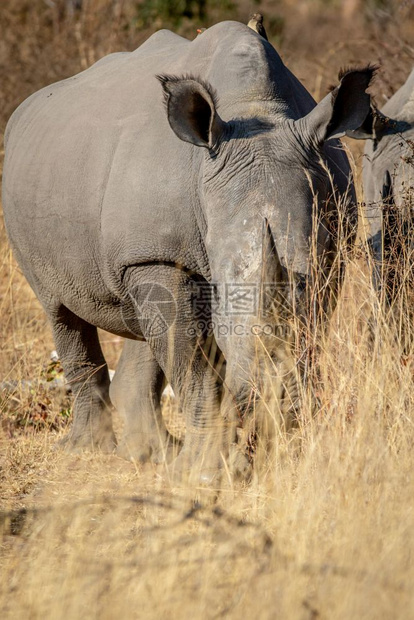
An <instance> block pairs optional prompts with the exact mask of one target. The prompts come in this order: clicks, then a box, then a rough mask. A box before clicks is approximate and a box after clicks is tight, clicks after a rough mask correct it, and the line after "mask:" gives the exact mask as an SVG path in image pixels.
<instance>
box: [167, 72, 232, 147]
mask: <svg viewBox="0 0 414 620" xmlns="http://www.w3.org/2000/svg"><path fill="white" fill-rule="evenodd" d="M157 79H158V80H159V81H160V82H161V84H162V88H163V91H164V99H165V105H166V108H167V117H168V122H169V124H170V127H171V129H172V130H173V131H174V133H175V134H176V135H177V136H178V137H179V138H180V140H184V142H190V144H194V145H195V146H204V147H205V148H208V149H214V148H215V147H217V146H218V144H219V142H220V139H221V137H222V136H223V134H224V131H225V125H226V123H225V122H224V121H222V120H221V118H220V117H219V115H218V114H217V110H216V96H215V93H214V91H213V89H212V87H211V86H210V85H209V84H206V83H205V82H201V81H200V80H198V79H196V78H192V77H186V76H185V77H182V78H177V77H171V76H168V75H158V76H157Z"/></svg>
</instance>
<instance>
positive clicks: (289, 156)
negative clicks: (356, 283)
mask: <svg viewBox="0 0 414 620" xmlns="http://www.w3.org/2000/svg"><path fill="white" fill-rule="evenodd" d="M373 71H374V69H373V68H370V67H368V68H366V69H362V70H355V71H349V72H347V73H345V74H344V75H343V76H342V79H341V81H340V84H339V85H338V86H337V88H335V89H334V90H333V91H331V92H330V93H329V94H328V95H327V96H326V97H325V98H324V99H323V100H322V101H321V102H320V103H319V104H318V105H316V106H315V107H314V108H313V109H311V110H310V111H309V112H308V113H307V114H306V115H304V116H302V117H299V118H297V116H298V114H297V113H296V114H295V113H293V112H291V111H289V110H287V111H286V109H284V110H281V111H280V112H279V113H274V112H273V113H269V112H268V110H267V109H266V108H265V107H263V109H262V110H261V107H260V102H259V103H258V104H257V105H255V106H251V107H250V108H249V110H250V112H246V113H245V114H242V113H240V110H242V109H243V108H238V107H237V102H236V105H235V114H234V117H233V118H231V119H230V120H228V121H224V120H223V119H222V118H221V117H220V115H219V113H218V109H219V104H218V98H217V95H216V93H215V92H214V90H213V88H212V87H211V86H210V85H209V84H207V83H206V82H204V81H202V80H200V79H197V78H194V77H191V76H190V77H188V76H185V77H182V78H177V77H169V76H160V77H159V79H160V81H161V83H162V86H163V89H164V94H165V101H166V113H167V117H168V122H169V124H170V127H171V129H172V131H173V132H174V133H175V134H176V136H177V137H178V138H179V139H180V140H183V141H185V142H188V143H190V144H192V145H193V146H195V147H198V148H200V149H201V150H202V151H204V156H203V157H202V164H201V166H200V170H199V176H198V184H199V187H198V188H194V193H195V194H198V195H199V205H198V207H197V208H199V209H200V218H199V220H200V221H201V222H202V224H201V229H202V230H201V236H202V238H203V242H204V245H205V249H206V254H207V258H208V264H209V268H210V282H211V284H212V285H213V306H214V308H215V309H214V310H213V314H212V323H213V329H214V334H215V338H216V341H217V343H218V346H219V347H220V349H221V350H222V351H223V353H224V356H225V358H226V363H227V371H226V383H227V385H228V386H229V389H230V391H231V392H232V394H235V395H237V396H238V401H239V402H241V401H243V399H244V400H245V401H247V400H248V398H247V397H246V391H248V388H247V387H246V386H249V385H251V380H252V377H258V376H260V374H261V368H262V367H261V364H262V361H261V360H265V359H268V360H269V359H270V360H271V361H275V362H276V363H277V362H278V361H280V351H281V340H283V334H281V332H280V331H278V330H277V326H276V331H275V330H274V329H273V328H272V319H271V318H270V315H271V312H269V309H270V308H272V307H273V309H274V305H275V304H274V303H273V302H274V301H275V299H276V298H278V300H279V302H278V304H279V308H280V307H281V306H282V310H283V309H286V308H287V307H288V306H290V307H292V306H295V305H296V306H297V308H296V309H297V311H299V312H300V313H301V314H302V315H306V313H307V312H309V306H308V304H307V302H306V300H307V299H309V297H308V296H307V295H306V294H305V292H306V290H307V289H308V285H309V282H310V280H311V279H312V272H313V271H314V270H313V269H312V257H315V256H316V258H317V261H318V265H319V267H318V269H319V270H320V271H321V272H323V273H324V274H325V276H326V278H328V276H329V272H330V270H331V267H332V265H333V264H334V263H335V256H336V254H337V250H338V234H341V232H342V233H343V234H345V231H344V229H343V228H341V221H342V222H345V227H346V226H350V227H351V228H352V226H353V225H354V224H355V210H354V209H355V206H354V203H355V200H354V193H353V187H352V181H351V180H350V171H349V164H348V161H347V159H346V157H345V155H344V153H343V152H342V151H341V150H340V143H339V142H335V140H336V139H337V138H339V137H341V136H343V135H345V134H346V132H347V131H351V130H356V129H357V128H359V127H360V126H361V125H362V124H363V123H364V121H365V119H366V116H367V114H369V111H370V97H369V95H368V94H367V93H366V92H365V91H366V89H367V87H368V86H369V83H370V81H371V78H372V76H373ZM227 113H228V111H227ZM329 141H333V142H332V147H330V148H329V146H327V143H328V142H329ZM197 161H199V160H197ZM338 188H339V190H338ZM338 193H339V194H340V196H339V199H340V200H342V203H343V204H342V208H343V213H342V215H344V217H342V216H341V217H342V219H341V217H340V216H339V215H338V195H337V194H338ZM349 232H350V231H349V230H348V231H347V232H346V234H348V233H349ZM354 232H355V231H353V233H354ZM272 291H273V293H272ZM279 293H280V294H279ZM272 296H273V299H272ZM269 297H270V299H269ZM275 321H276V319H274V318H273V325H275V324H276V323H275ZM269 326H270V327H269ZM275 336H276V337H275ZM281 336H282V337H281ZM258 341H260V342H258ZM263 363H264V362H263Z"/></svg>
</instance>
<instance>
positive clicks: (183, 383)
mask: <svg viewBox="0 0 414 620" xmlns="http://www.w3.org/2000/svg"><path fill="white" fill-rule="evenodd" d="M126 280H127V282H128V288H129V290H130V291H134V300H135V305H136V309H137V315H138V318H139V322H140V327H141V331H142V333H143V335H144V337H145V339H146V341H147V342H148V344H149V346H150V347H151V350H152V352H153V355H154V357H155V359H156V360H157V362H158V364H159V366H160V367H161V368H162V370H163V372H164V375H165V377H166V378H167V380H168V382H169V383H170V385H171V386H172V388H173V390H174V393H175V394H176V396H177V397H178V399H179V401H180V405H181V409H182V411H183V412H184V415H185V420H186V434H185V439H184V444H183V448H182V450H181V452H180V454H179V455H178V457H177V458H176V459H175V460H174V461H173V463H172V464H171V468H170V472H171V473H172V475H173V477H174V479H176V480H179V481H182V480H185V479H188V478H190V479H191V481H192V482H200V481H201V482H203V483H211V482H212V481H213V480H214V479H215V477H216V476H217V475H218V474H219V473H220V471H221V470H222V467H223V460H224V459H226V458H227V456H228V452H229V446H230V443H231V442H232V441H234V438H235V432H236V429H235V427H234V425H232V424H225V422H224V421H223V419H222V417H221V414H220V400H221V381H220V377H219V376H218V372H217V368H216V366H215V361H214V359H213V357H214V356H212V352H211V344H212V343H211V342H210V341H209V340H208V339H206V338H205V337H204V336H203V335H200V334H198V333H197V330H195V325H196V323H197V321H196V320H195V318H194V309H193V302H192V295H193V292H194V291H193V289H192V281H191V277H190V276H189V275H188V274H187V273H185V272H183V271H180V270H179V269H176V268H174V267H169V266H161V265H158V266H156V267H153V268H151V267H140V268H139V267H134V268H133V269H131V272H130V273H129V274H128V276H127V278H126ZM148 283H154V287H153V288H151V287H149V286H148ZM171 300H173V301H171Z"/></svg>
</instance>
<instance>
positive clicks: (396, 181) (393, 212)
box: [350, 70, 414, 306]
mask: <svg viewBox="0 0 414 620" xmlns="http://www.w3.org/2000/svg"><path fill="white" fill-rule="evenodd" d="M350 135H353V137H357V138H368V139H367V143H366V146H365V153H364V160H363V183H364V199H365V215H366V219H367V224H368V241H369V244H370V246H371V249H372V254H373V259H374V269H373V275H374V285H375V286H376V288H377V289H379V290H382V291H383V292H384V299H385V300H386V302H387V305H389V306H390V305H392V304H393V301H394V300H395V298H396V297H397V296H398V294H399V292H400V291H401V287H402V286H403V281H404V280H405V281H407V276H408V266H409V262H411V264H413V262H414V257H413V252H414V246H413V243H414V240H413V229H414V209H413V205H414V163H413V162H414V159H413V158H414V148H413V140H414V70H413V71H412V72H411V74H410V75H409V77H408V78H407V81H406V82H405V83H404V84H403V86H401V88H400V89H399V90H397V92H396V93H394V95H393V96H392V97H391V98H390V99H389V100H388V101H387V103H386V104H385V105H384V106H383V108H382V109H381V111H379V110H377V109H375V108H372V111H371V113H370V114H369V115H368V116H367V118H366V120H365V122H364V125H363V127H361V128H360V129H359V131H357V132H351V134H350ZM407 259H408V261H407ZM404 265H405V266H404ZM401 270H402V271H403V272H404V273H400V271H401Z"/></svg>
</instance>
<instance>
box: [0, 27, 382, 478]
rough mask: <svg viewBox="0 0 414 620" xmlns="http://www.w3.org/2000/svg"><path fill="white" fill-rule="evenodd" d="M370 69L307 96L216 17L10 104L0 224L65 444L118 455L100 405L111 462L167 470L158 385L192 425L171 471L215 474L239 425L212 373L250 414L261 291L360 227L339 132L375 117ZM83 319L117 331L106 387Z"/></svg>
mask: <svg viewBox="0 0 414 620" xmlns="http://www.w3.org/2000/svg"><path fill="white" fill-rule="evenodd" d="M372 73H373V71H372V69H371V68H366V69H362V70H355V71H349V72H347V73H346V74H345V75H343V76H342V77H341V80H340V83H339V85H338V87H337V88H335V89H334V90H333V91H332V92H331V93H330V94H329V95H327V96H326V97H325V98H324V99H323V100H322V101H321V102H320V103H319V104H318V105H316V104H315V102H314V100H313V99H312V97H311V95H310V94H309V93H308V92H307V91H306V89H305V88H304V87H303V86H302V85H301V83H300V82H299V81H298V80H297V79H296V78H295V77H294V76H293V74H292V73H291V72H290V71H289V70H288V69H287V68H286V67H285V66H284V64H283V62H282V60H281V59H280V57H279V55H278V54H277V52H276V51H275V50H274V48H273V47H272V45H270V44H269V43H268V42H267V41H265V40H264V39H263V38H262V37H260V36H259V35H257V34H256V33H254V32H253V31H252V30H251V29H249V28H247V27H246V26H244V25H242V24H239V23H236V22H224V23H220V24H218V25H216V26H213V27H212V28H210V29H208V30H207V31H206V32H204V33H203V34H202V35H201V36H199V37H197V38H196V39H195V40H194V41H192V42H190V41H188V40H186V39H183V38H181V37H179V36H177V35H175V34H173V33H171V32H169V31H165V30H163V31H160V32H157V33H156V34H154V35H153V36H151V37H150V38H149V39H148V40H147V42H146V43H144V44H143V45H142V46H141V47H140V48H138V49H137V50H136V51H135V52H132V53H117V54H113V55H110V56H108V57H106V58H104V59H102V60H100V61H99V62H97V63H96V64H95V65H94V66H92V67H91V68H90V69H88V70H86V71H84V72H83V73H80V74H79V75H76V76H74V77H72V78H69V79H66V80H64V81H62V82H59V83H57V84H54V85H52V86H49V87H47V88H44V89H43V90H41V91H39V92H38V93H35V94H34V95H32V96H31V97H30V98H29V99H28V100H27V101H25V102H24V103H23V104H22V105H21V106H20V107H19V108H18V110H17V111H16V112H15V113H14V115H13V117H12V119H11V120H10V122H9V125H8V128H7V135H6V155H5V165H4V186H3V201H4V213H5V218H6V225H7V231H8V234H9V237H10V240H11V243H12V246H13V249H14V252H15V256H16V258H17V260H18V262H19V264H20V266H21V268H22V270H23V272H24V274H25V275H26V277H27V279H28V281H29V283H30V285H31V286H32V288H33V290H34V291H35V293H36V295H37V296H38V298H39V299H40V301H41V303H42V305H43V307H44V309H45V311H46V312H47V314H48V317H49V319H50V322H51V325H52V328H53V334H54V338H55V342H56V348H57V351H58V353H59V355H60V357H61V359H62V362H63V366H64V369H65V373H66V376H67V377H68V379H69V381H70V382H71V384H72V389H73V391H74V393H75V404H74V419H73V426H72V429H71V432H70V434H69V435H68V437H67V445H68V446H69V447H74V448H77V447H82V446H91V445H93V446H96V447H101V448H105V449H108V448H109V449H112V448H113V447H114V446H115V443H116V441H115V436H114V433H113V430H112V423H111V401H112V403H113V404H114V405H115V406H116V407H117V409H118V410H119V412H120V413H122V414H123V416H124V420H125V425H124V430H123V435H122V437H121V438H120V439H119V442H118V453H119V454H121V455H123V456H132V457H134V458H135V459H137V460H140V461H145V460H149V459H152V460H154V461H162V460H163V459H167V458H168V457H169V453H170V452H171V450H172V443H173V442H172V439H171V437H170V435H169V434H168V432H167V429H166V427H165V424H164V421H163V418H162V415H161V411H160V393H161V391H162V385H163V382H164V380H165V379H166V380H167V381H168V382H169V383H170V384H171V386H172V387H173V390H174V392H175V393H176V395H177V396H178V398H179V400H180V405H181V408H182V409H183V411H184V413H185V417H186V435H185V440H184V444H183V447H182V449H181V452H180V454H179V455H178V457H177V458H176V460H175V463H174V472H175V474H176V475H178V476H179V477H181V476H182V475H183V474H184V473H185V472H188V471H191V472H193V473H194V472H195V473H196V474H197V479H198V477H200V478H201V479H202V480H204V481H209V480H211V479H212V478H213V477H214V476H215V474H216V473H217V471H218V470H220V468H221V467H222V465H223V462H224V461H225V459H226V457H227V454H228V451H229V445H230V444H231V443H232V442H234V441H235V438H236V426H237V419H236V418H237V416H230V415H228V414H227V413H226V411H223V408H225V405H224V404H223V403H225V402H228V399H226V398H224V399H223V390H224V388H223V379H224V385H225V390H227V393H229V394H231V395H232V396H233V397H234V399H235V400H236V402H240V403H245V402H246V400H248V399H246V394H248V393H249V391H250V389H251V378H252V376H258V375H260V371H261V364H262V359H263V358H266V359H271V360H272V361H273V362H274V364H275V365H276V366H277V364H278V360H279V358H278V348H279V346H280V345H279V344H277V343H280V337H279V338H274V339H273V340H272V342H273V344H270V345H269V346H267V345H266V349H267V350H266V351H263V346H262V343H261V340H260V339H261V336H262V335H263V333H261V328H262V327H263V324H264V322H265V319H264V318H263V316H262V314H261V310H260V306H261V302H260V300H261V299H262V292H263V289H264V288H265V286H266V285H269V284H270V285H272V284H276V285H277V284H278V283H280V282H281V280H282V278H283V277H285V276H286V274H290V281H291V282H293V283H296V286H297V292H298V297H300V290H301V288H303V287H304V283H305V284H306V282H307V281H308V280H309V278H310V277H311V273H310V272H311V268H310V263H311V261H310V258H311V254H312V252H313V251H314V252H315V253H316V255H317V256H318V257H319V264H320V269H321V270H325V272H326V273H325V275H326V277H327V278H328V275H329V272H330V269H331V267H332V265H333V264H336V260H335V257H336V255H337V251H338V243H339V240H338V233H339V232H340V233H341V234H342V235H344V236H346V235H348V234H349V236H350V238H351V239H352V235H353V234H354V226H355V218H356V212H355V200H354V192H353V186H352V181H351V180H350V169H349V164H348V160H347V158H346V155H345V154H344V152H343V150H342V149H341V146H340V142H339V141H338V140H337V138H338V137H340V136H342V135H344V133H345V132H346V131H348V130H350V131H352V130H356V129H357V128H358V127H359V126H360V125H361V124H362V123H363V122H364V120H365V118H366V116H367V114H368V113H369V106H370V98H369V95H368V94H366V92H365V91H366V88H367V87H368V85H369V83H370V80H371V77H372ZM157 76H158V77H157ZM339 202H341V204H342V211H341V213H339V209H338V204H339ZM336 279H338V278H336ZM339 279H340V276H339ZM333 280H335V278H333ZM294 297H295V294H294V295H293V298H294ZM236 302H237V303H236ZM256 302H257V303H256ZM243 303H244V305H243ZM246 304H247V305H246ZM200 305H202V306H203V308H202V314H203V320H205V321H207V322H206V329H204V327H202V328H201V329H200V328H199V327H200V326H199V323H198V321H199V317H198V313H199V311H200ZM219 308H221V309H219ZM97 327H100V328H102V329H104V330H107V331H109V332H112V333H113V334H118V335H120V336H123V337H125V338H126V339H127V340H126V342H125V346H124V349H123V352H122V356H121V359H120V362H119V364H118V367H117V369H116V373H115V377H114V379H113V382H112V385H111V386H110V381H109V377H108V369H107V365H106V362H105V359H104V357H103V354H102V351H101V347H100V344H99V340H98V333H97ZM211 333H212V334H213V343H212V338H211ZM206 334H209V335H206ZM279 336H280V334H279ZM207 342H208V346H209V348H208V351H207V350H206V347H207V345H206V343H207ZM212 351H213V353H214V351H216V353H215V354H213V353H212ZM223 358H224V360H225V376H224V371H223V368H224V367H223V365H222V360H223ZM220 360H221V361H220ZM220 365H221V370H220V368H218V366H220ZM246 406H247V405H246ZM221 408H222V410H221Z"/></svg>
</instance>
